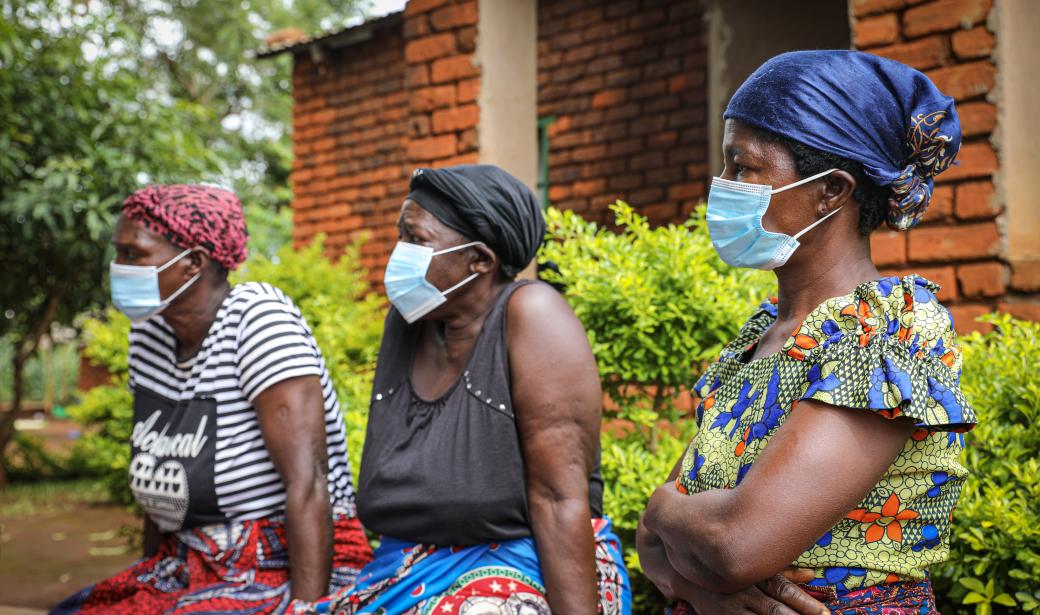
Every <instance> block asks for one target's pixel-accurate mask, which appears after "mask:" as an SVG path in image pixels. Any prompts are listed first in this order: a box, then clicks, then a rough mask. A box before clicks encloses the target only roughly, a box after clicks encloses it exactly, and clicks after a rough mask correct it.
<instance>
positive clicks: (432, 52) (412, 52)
mask: <svg viewBox="0 0 1040 615" xmlns="http://www.w3.org/2000/svg"><path fill="white" fill-rule="evenodd" d="M453 53H455V35H453V34H447V33H445V34H434V35H433V36H426V37H423V38H419V39H415V40H413V41H409V42H408V43H407V44H406V45H405V46H404V59H405V60H406V61H407V62H408V63H409V64H418V63H421V62H429V61H430V60H436V59H437V58H443V57H444V56H446V55H450V54H453Z"/></svg>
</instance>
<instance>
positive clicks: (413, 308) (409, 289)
mask: <svg viewBox="0 0 1040 615" xmlns="http://www.w3.org/2000/svg"><path fill="white" fill-rule="evenodd" d="M483 243H484V242H482V241H471V242H470V243H466V244H462V245H461V246H454V247H451V248H447V249H444V250H441V251H440V252H434V251H433V248H430V247H427V246H420V245H416V244H414V243H407V242H404V241H399V242H397V247H395V248H394V251H393V252H392V253H391V254H390V261H389V262H388V263H387V264H386V273H384V274H383V286H385V287H386V296H387V297H388V298H389V299H390V303H391V304H393V306H394V307H395V308H397V311H398V312H400V313H401V316H402V317H404V319H405V320H406V321H407V322H408V323H409V324H411V323H413V322H415V321H417V320H419V319H420V318H422V317H423V316H425V315H427V314H429V313H430V312H432V311H433V310H435V309H437V307H438V306H440V305H441V304H442V303H444V302H445V301H447V300H448V298H447V295H448V294H449V293H451V292H452V291H454V290H456V289H458V288H461V287H462V286H465V285H466V284H468V283H469V282H470V281H472V280H474V279H475V278H476V277H477V276H478V275H480V274H479V273H474V274H473V275H471V276H469V277H468V278H466V279H464V280H462V281H461V282H459V283H458V284H456V285H454V286H452V287H451V288H449V289H447V290H443V291H442V290H440V289H438V288H437V287H436V286H434V285H433V284H430V282H429V280H427V279H426V273H427V271H429V269H430V262H431V261H433V257H434V256H438V255H440V254H447V253H448V252H454V251H456V250H461V249H463V248H468V247H470V246H476V245H483Z"/></svg>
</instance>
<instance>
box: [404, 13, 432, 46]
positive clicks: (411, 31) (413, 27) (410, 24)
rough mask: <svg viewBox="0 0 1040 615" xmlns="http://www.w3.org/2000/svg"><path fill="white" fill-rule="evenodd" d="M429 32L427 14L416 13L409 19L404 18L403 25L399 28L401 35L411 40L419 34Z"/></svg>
mask: <svg viewBox="0 0 1040 615" xmlns="http://www.w3.org/2000/svg"><path fill="white" fill-rule="evenodd" d="M429 33H430V19H429V17H428V16H427V15H416V16H415V17H412V18H410V19H406V20H405V22H404V26H403V27H402V28H401V36H403V37H404V39H405V40H406V41H408V40H412V39H413V38H419V37H420V36H426V35H427V34H429Z"/></svg>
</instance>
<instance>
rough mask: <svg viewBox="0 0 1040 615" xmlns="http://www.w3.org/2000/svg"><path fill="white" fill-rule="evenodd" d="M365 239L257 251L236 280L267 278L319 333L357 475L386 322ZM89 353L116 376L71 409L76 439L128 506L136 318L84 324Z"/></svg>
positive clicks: (116, 316) (113, 316)
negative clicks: (333, 255) (130, 370)
mask: <svg viewBox="0 0 1040 615" xmlns="http://www.w3.org/2000/svg"><path fill="white" fill-rule="evenodd" d="M359 248H360V245H359V244H355V245H352V246H349V247H348V248H347V249H346V251H345V252H344V253H343V255H342V256H341V257H340V258H339V259H338V260H337V261H335V262H333V261H331V260H329V259H328V258H326V257H325V254H324V247H323V242H322V240H321V238H319V239H317V240H316V241H314V242H313V243H311V244H310V245H309V246H306V247H304V248H302V249H300V250H298V251H294V250H293V249H292V248H291V247H290V246H283V247H282V248H281V249H280V250H278V252H277V254H276V255H275V256H273V257H268V256H267V255H264V254H262V253H261V254H256V255H254V256H253V257H252V258H251V259H250V260H249V261H247V262H246V263H245V264H244V265H243V267H242V268H241V269H240V270H239V271H237V272H236V273H235V274H234V275H233V278H232V281H233V282H234V283H240V282H247V281H263V282H268V283H270V284H272V285H274V286H277V287H278V288H281V289H282V290H283V291H285V293H286V294H287V295H288V296H289V297H291V298H292V299H293V301H294V302H295V303H296V305H297V306H298V307H299V308H300V312H301V313H302V314H303V316H304V318H306V319H307V323H308V324H309V325H310V327H311V329H312V330H313V332H314V337H315V339H316V340H317V342H318V345H319V347H320V348H321V349H322V353H323V354H324V356H325V361H326V363H327V364H328V368H329V375H330V377H331V378H332V381H333V384H334V385H335V387H336V392H337V394H338V395H339V399H340V403H341V404H342V405H343V409H344V413H345V415H346V424H347V440H348V446H349V447H350V458H351V463H352V464H353V466H354V471H355V474H356V473H357V468H358V467H360V466H359V464H360V459H361V448H362V446H363V444H364V437H365V426H366V424H367V418H368V397H369V391H370V390H371V387H372V376H373V374H374V370H375V359H376V355H377V353H378V352H379V340H380V337H381V335H382V328H383V310H384V308H383V304H382V300H381V299H380V298H379V296H378V295H376V294H375V293H372V292H371V291H370V290H369V287H368V282H367V274H366V272H365V270H364V269H363V268H362V267H361V266H360V264H359V263H360V258H359V254H358V251H359ZM84 330H85V333H86V340H87V344H86V348H85V349H84V354H85V355H86V356H87V357H88V358H89V359H90V360H91V361H93V362H94V363H96V364H98V365H100V366H103V367H105V368H107V369H108V370H109V371H110V372H111V373H112V374H113V383H112V384H111V385H109V386H102V387H97V388H95V389H92V390H91V391H89V392H87V393H86V394H85V395H84V396H83V399H82V401H81V402H80V403H79V404H78V405H76V406H74V407H72V408H70V409H69V414H70V416H72V418H74V419H75V420H76V421H78V422H79V423H81V424H82V425H84V427H85V434H84V436H83V437H81V438H80V440H79V441H78V442H77V447H79V448H80V449H81V450H82V451H83V454H82V458H83V459H84V460H85V461H84V463H85V464H86V465H87V467H88V468H90V470H92V471H93V472H94V473H96V474H97V475H99V476H100V477H101V479H102V481H103V482H104V484H105V486H106V488H107V489H108V492H109V494H110V495H111V496H112V498H113V499H115V500H117V501H120V502H124V503H127V504H130V503H132V502H133V496H132V495H131V493H130V488H129V484H128V481H127V471H128V467H129V462H130V445H129V442H130V430H131V428H132V425H131V422H132V419H133V396H132V395H131V393H130V391H129V389H128V387H127V351H128V341H127V337H128V334H129V330H130V323H129V321H128V320H127V319H126V317H125V316H123V315H122V314H120V313H119V312H117V311H116V310H114V309H109V310H108V311H107V312H106V313H105V316H104V317H103V318H101V319H91V320H88V321H87V322H86V323H85V325H84Z"/></svg>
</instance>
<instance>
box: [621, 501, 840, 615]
mask: <svg viewBox="0 0 1040 615" xmlns="http://www.w3.org/2000/svg"><path fill="white" fill-rule="evenodd" d="M668 486H670V483H669V485H665V487H668ZM636 548H637V549H638V550H639V564H640V566H641V567H642V568H643V574H645V575H646V576H647V578H649V579H650V581H651V582H652V583H653V584H654V585H655V586H656V587H657V589H658V590H659V591H660V592H661V593H662V594H664V596H665V597H666V598H668V599H670V600H682V601H684V602H687V603H688V604H689V605H690V606H692V607H693V608H694V609H696V610H697V612H698V613H705V614H707V613H711V614H715V613H719V614H721V615H726V614H727V613H735V614H740V615H744V614H746V613H748V612H751V613H761V614H762V615H799V614H801V615H816V614H820V615H827V614H828V613H830V610H828V609H827V607H825V606H824V605H823V604H821V603H820V602H818V601H816V600H814V599H813V598H812V597H810V596H809V594H807V593H805V592H804V591H802V590H801V589H799V588H798V586H797V585H796V583H807V582H809V581H811V580H812V579H813V576H814V575H813V572H812V571H811V570H806V569H797V568H788V569H787V570H785V571H784V572H783V574H778V575H776V576H774V577H771V578H769V579H766V580H765V581H762V582H760V583H756V584H755V585H752V586H751V587H748V588H746V589H743V590H741V591H738V592H736V593H732V594H722V593H718V592H713V591H710V590H707V589H704V588H703V587H699V586H697V585H694V584H693V583H691V582H690V581H689V580H687V579H686V578H684V577H683V576H682V575H680V574H679V573H678V572H676V571H675V569H674V568H672V567H671V564H670V563H669V562H668V555H667V553H665V549H664V544H663V543H662V542H661V539H660V538H659V537H657V536H656V535H655V534H654V533H653V532H651V531H649V530H648V529H646V526H644V525H643V523H642V521H640V523H639V529H638V530H637V531H636Z"/></svg>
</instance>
